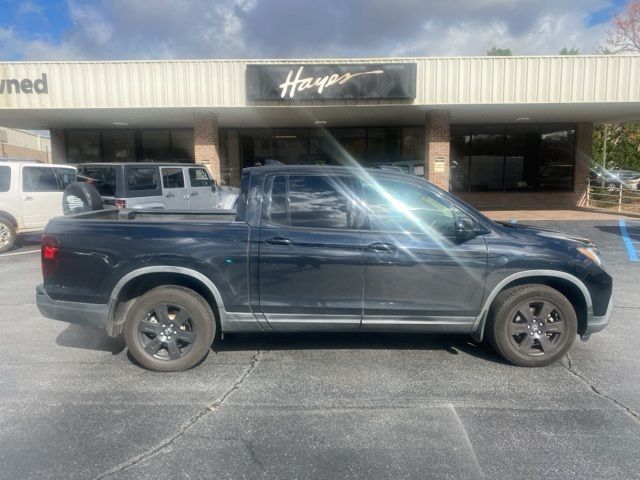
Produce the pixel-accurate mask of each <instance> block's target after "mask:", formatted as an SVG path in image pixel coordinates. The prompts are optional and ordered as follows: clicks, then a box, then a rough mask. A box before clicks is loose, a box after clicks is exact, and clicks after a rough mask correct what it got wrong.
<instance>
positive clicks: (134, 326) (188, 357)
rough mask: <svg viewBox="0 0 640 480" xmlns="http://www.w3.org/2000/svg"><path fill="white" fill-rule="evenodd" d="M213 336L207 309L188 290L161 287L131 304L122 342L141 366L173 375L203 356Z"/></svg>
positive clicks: (207, 307)
mask: <svg viewBox="0 0 640 480" xmlns="http://www.w3.org/2000/svg"><path fill="white" fill-rule="evenodd" d="M215 332H216V322H215V317H214V315H213V312H212V310H211V307H210V306H209V304H208V303H207V302H206V301H205V300H204V299H203V298H202V297H201V296H200V295H198V294H197V293H195V292H194V291H193V290H189V289H188V288H184V287H178V286H164V287H157V288H154V289H153V290H150V291H149V292H147V293H145V294H144V295H142V296H141V297H140V298H138V299H137V300H136V301H135V303H134V304H133V306H132V307H131V310H130V311H129V313H128V315H127V320H126V323H125V327H124V338H125V341H126V343H127V347H129V352H130V353H131V355H132V356H133V358H135V359H136V360H137V361H138V362H139V363H140V364H141V365H142V366H144V367H146V368H148V369H150V370H156V371H159V372H176V371H180V370H187V369H189V368H191V367H193V366H194V365H196V364H198V363H199V362H200V361H202V360H203V359H204V358H205V357H206V356H207V354H208V352H209V348H210V347H211V344H212V343H213V338H214V336H215Z"/></svg>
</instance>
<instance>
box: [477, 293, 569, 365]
mask: <svg viewBox="0 0 640 480" xmlns="http://www.w3.org/2000/svg"><path fill="white" fill-rule="evenodd" d="M487 328H488V330H487V337H488V339H489V341H490V342H491V344H492V345H493V347H494V348H495V349H496V351H497V352H498V353H499V354H500V355H501V356H502V357H504V358H505V359H506V360H508V361H509V362H511V363H513V364H515V365H519V366H522V367H542V366H544V365H549V364H550V363H553V362H555V361H557V360H558V359H560V358H561V357H562V356H563V355H564V354H565V353H566V352H567V351H568V350H569V348H570V347H571V345H572V344H573V341H574V340H575V337H576V333H577V330H578V321H577V318H576V313H575V310H574V309H573V306H572V305H571V303H570V302H569V300H568V299H567V298H566V297H565V296H564V295H562V294H561V293H560V292H558V291H557V290H555V289H553V288H551V287H549V286H547V285H521V286H517V287H513V288H510V289H508V290H505V291H503V292H500V294H499V295H498V297H497V298H496V300H495V302H494V304H493V307H492V318H491V321H490V324H489V325H488V326H487Z"/></svg>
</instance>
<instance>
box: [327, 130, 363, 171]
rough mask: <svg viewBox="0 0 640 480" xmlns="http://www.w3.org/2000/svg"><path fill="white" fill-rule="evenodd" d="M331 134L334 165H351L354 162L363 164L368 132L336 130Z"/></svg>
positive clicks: (331, 131) (330, 131)
mask: <svg viewBox="0 0 640 480" xmlns="http://www.w3.org/2000/svg"><path fill="white" fill-rule="evenodd" d="M329 133H330V134H331V137H332V138H333V139H334V140H335V142H334V143H332V144H331V145H332V147H333V148H332V149H331V150H332V159H333V163H337V164H339V165H351V164H352V163H353V161H356V162H358V163H362V161H363V160H364V156H365V152H366V130H365V129H364V128H335V129H330V130H329Z"/></svg>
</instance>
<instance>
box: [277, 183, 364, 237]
mask: <svg viewBox="0 0 640 480" xmlns="http://www.w3.org/2000/svg"><path fill="white" fill-rule="evenodd" d="M352 185H353V181H352V179H351V178H350V177H327V176H307V175H289V176H275V177H274V178H273V182H272V186H271V200H270V204H269V208H268V211H267V212H266V217H267V218H266V220H267V221H269V222H270V223H273V224H276V225H287V226H292V227H305V228H330V229H335V230H344V229H350V228H353V226H352V225H351V223H352V222H353V220H352V218H353V214H352V213H353V212H352V209H353V207H352V206H351V204H352V202H350V198H351V196H352V193H351V192H352Z"/></svg>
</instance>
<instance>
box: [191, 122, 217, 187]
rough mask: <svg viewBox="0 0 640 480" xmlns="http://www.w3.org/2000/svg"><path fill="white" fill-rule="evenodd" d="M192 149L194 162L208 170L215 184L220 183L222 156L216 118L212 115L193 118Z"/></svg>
mask: <svg viewBox="0 0 640 480" xmlns="http://www.w3.org/2000/svg"><path fill="white" fill-rule="evenodd" d="M193 144H194V145H193V147H194V156H195V161H196V163H198V164H201V165H204V166H205V167H207V169H208V170H209V173H210V174H211V176H212V177H213V178H214V179H215V180H216V182H218V183H221V182H222V177H223V176H222V170H223V165H222V155H220V148H219V147H220V142H219V133H218V118H217V116H216V115H215V114H213V113H196V114H194V116H193Z"/></svg>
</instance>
